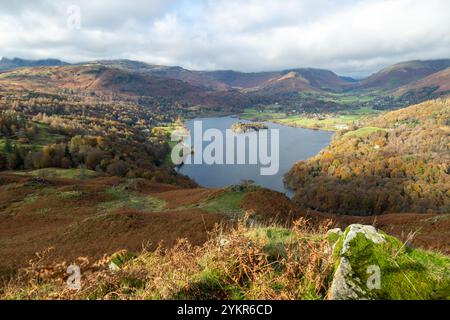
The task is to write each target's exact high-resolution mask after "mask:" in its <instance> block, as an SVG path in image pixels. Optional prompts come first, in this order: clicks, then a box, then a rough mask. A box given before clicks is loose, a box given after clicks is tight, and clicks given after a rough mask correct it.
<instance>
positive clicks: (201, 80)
mask: <svg viewBox="0 0 450 320" xmlns="http://www.w3.org/2000/svg"><path fill="white" fill-rule="evenodd" d="M69 65H70V66H79V67H81V66H88V65H91V66H92V65H97V66H99V65H100V66H104V67H106V68H110V69H111V68H112V69H116V70H121V71H122V73H124V72H125V73H126V74H122V75H121V76H119V75H118V72H115V73H114V74H113V73H111V74H109V77H108V78H109V80H108V81H106V82H105V83H108V85H107V87H111V88H113V89H114V90H118V91H122V92H131V93H134V94H141V93H145V92H157V93H161V94H162V93H164V94H163V96H166V95H170V94H171V93H174V94H175V96H176V97H178V98H181V97H184V96H185V94H184V93H188V92H189V94H190V96H194V95H199V96H201V95H203V94H204V93H205V92H209V93H211V92H216V93H214V95H215V96H219V95H220V92H233V94H232V95H233V96H234V97H236V94H237V92H240V94H241V98H242V94H243V95H245V94H251V95H253V96H261V97H277V96H278V97H279V96H282V95H286V94H295V93H299V92H307V93H308V92H309V93H327V92H329V93H339V92H346V91H354V90H363V91H364V90H366V91H381V92H385V93H386V94H388V95H396V96H399V95H404V94H409V93H410V92H411V94H412V95H415V94H416V92H420V94H422V95H423V93H425V95H429V94H437V93H442V92H444V93H445V92H447V91H449V90H450V85H449V83H450V72H449V71H445V70H447V69H448V68H450V59H440V60H424V61H421V60H413V61H406V62H401V63H397V64H394V65H392V66H389V67H387V68H384V69H382V70H380V71H379V72H376V73H374V74H372V75H371V76H369V77H367V78H365V79H361V80H355V79H352V78H349V77H344V76H339V75H337V74H336V73H334V72H332V71H330V70H324V69H316V68H295V69H286V70H282V71H264V72H247V73H246V72H239V71H233V70H217V71H195V70H194V71H193V70H188V69H185V68H182V67H179V66H163V65H154V64H148V63H145V62H140V61H133V60H126V59H121V60H97V61H93V62H87V63H78V64H69V63H67V62H64V61H61V60H58V59H44V60H26V59H21V58H13V59H8V58H2V59H1V60H0V71H2V72H5V71H11V70H15V69H18V68H25V67H29V68H32V67H62V66H69ZM132 74H133V77H132V78H133V79H131V78H130V77H131V75H132ZM116 76H118V77H119V78H120V77H122V76H125V77H128V78H129V80H130V81H125V82H120V81H119V82H117V83H115V82H116V81H118V80H119V78H116ZM112 78H114V80H112ZM164 79H166V80H164ZM168 80H173V81H172V82H171V81H168ZM112 83H114V85H112ZM99 86H100V87H102V86H103V85H99ZM133 86H135V87H134V88H133ZM181 93H183V94H181Z"/></svg>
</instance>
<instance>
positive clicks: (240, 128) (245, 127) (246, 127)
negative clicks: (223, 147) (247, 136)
mask: <svg viewBox="0 0 450 320" xmlns="http://www.w3.org/2000/svg"><path fill="white" fill-rule="evenodd" d="M231 129H232V130H233V132H234V133H247V132H253V131H259V130H267V129H268V126H267V125H265V124H264V123H261V122H236V123H235V124H233V126H232V127H231Z"/></svg>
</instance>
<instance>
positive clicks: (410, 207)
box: [285, 98, 450, 215]
mask: <svg viewBox="0 0 450 320" xmlns="http://www.w3.org/2000/svg"><path fill="white" fill-rule="evenodd" d="M449 119H450V99H448V98H446V99H442V100H435V101H429V102H425V103H422V104H419V105H415V106H411V107H408V108H405V109H401V110H398V111H393V112H388V113H386V114H383V115H381V116H379V117H376V118H374V119H370V120H367V121H366V122H365V123H363V124H362V125H361V127H360V128H357V129H356V130H353V131H348V132H341V133H339V134H338V135H336V136H335V137H334V139H333V142H332V144H331V145H330V146H329V147H328V148H326V149H325V150H323V151H322V152H321V153H320V154H319V155H317V156H316V157H314V158H312V159H309V160H307V161H302V162H299V163H298V164H296V165H295V166H294V167H293V168H292V169H291V171H290V172H289V173H288V174H286V177H285V180H286V183H287V185H288V186H289V187H291V188H292V189H294V190H295V198H294V199H295V201H296V202H297V203H298V204H301V205H304V206H305V207H308V208H313V209H316V210H319V211H326V212H333V213H340V214H358V215H372V214H383V213H390V212H410V213H412V212H415V213H420V212H436V213H439V212H440V213H445V212H449V210H450V207H449V206H450V195H449V192H450V191H449V186H450V184H449V181H450V180H449V179H450V176H449V171H448V163H449V161H450V158H449V156H450V150H449V145H450V144H449V142H450V141H449V132H450V128H449V121H450V120H449Z"/></svg>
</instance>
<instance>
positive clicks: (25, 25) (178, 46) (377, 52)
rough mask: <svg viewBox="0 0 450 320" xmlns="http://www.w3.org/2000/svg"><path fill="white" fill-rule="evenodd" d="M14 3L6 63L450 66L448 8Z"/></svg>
mask: <svg viewBox="0 0 450 320" xmlns="http://www.w3.org/2000/svg"><path fill="white" fill-rule="evenodd" d="M14 3H15V4H8V5H5V8H2V11H1V12H0V41H1V43H2V48H1V49H0V55H4V56H22V57H25V58H27V57H31V58H43V57H57V58H61V59H65V60H68V61H79V60H90V59H100V58H102V59H104V58H106V59H113V58H132V59H138V60H143V61H147V62H150V63H160V64H171V65H182V66H185V67H188V68H196V69H238V70H244V71H258V70H273V69H287V68H293V67H305V66H311V67H322V68H329V69H333V70H335V71H337V72H339V73H342V74H355V75H358V74H365V73H369V72H372V71H374V70H376V69H378V68H380V67H382V66H385V65H387V64H391V63H395V62H398V61H402V60H409V59H431V58H450V19H448V12H450V1H447V0H428V1H422V0H378V1H375V0H359V1H358V0H344V1H343V0H315V1H313V0H304V1H295V0H285V1H282V2H281V1H277V0H248V1H237V0H215V1H214V0H210V1H196V2H192V1H188V0H181V1H162V0H150V1H149V0H137V1H133V2H125V1H106V0H100V1H92V0H78V1H76V0H73V1H69V0H64V1H56V0H55V1H51V0H40V1H22V2H21V4H22V5H18V4H17V2H14ZM73 4H74V5H78V6H80V8H81V11H82V27H81V29H80V30H69V29H67V28H66V19H67V13H66V9H67V6H69V5H73ZM2 6H3V4H2Z"/></svg>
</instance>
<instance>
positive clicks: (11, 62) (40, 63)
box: [0, 57, 69, 71]
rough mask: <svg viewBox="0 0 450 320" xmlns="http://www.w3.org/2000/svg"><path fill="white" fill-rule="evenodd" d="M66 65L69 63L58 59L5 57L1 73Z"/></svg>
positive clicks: (1, 65)
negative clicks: (19, 69) (27, 68)
mask: <svg viewBox="0 0 450 320" xmlns="http://www.w3.org/2000/svg"><path fill="white" fill-rule="evenodd" d="M65 65H69V63H67V62H64V61H61V60H58V59H43V60H26V59H21V58H13V59H9V58H6V57H3V58H2V59H1V60H0V71H8V70H14V69H17V68H23V67H54V66H65Z"/></svg>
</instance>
